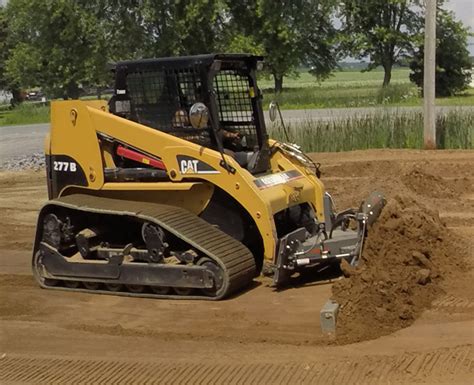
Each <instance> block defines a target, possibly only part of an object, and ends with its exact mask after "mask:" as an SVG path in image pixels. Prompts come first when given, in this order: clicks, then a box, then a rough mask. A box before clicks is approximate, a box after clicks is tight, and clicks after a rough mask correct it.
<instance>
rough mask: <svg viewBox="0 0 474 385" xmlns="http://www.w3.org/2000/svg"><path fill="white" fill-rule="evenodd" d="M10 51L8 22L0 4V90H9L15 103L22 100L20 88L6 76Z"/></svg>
mask: <svg viewBox="0 0 474 385" xmlns="http://www.w3.org/2000/svg"><path fill="white" fill-rule="evenodd" d="M9 52H10V46H9V45H8V23H7V17H6V12H5V8H3V7H2V6H0V91H1V90H6V91H10V92H11V94H12V96H13V98H12V104H13V105H14V104H17V103H20V102H21V101H22V95H21V90H20V88H19V86H18V84H15V83H14V82H11V81H9V80H8V78H7V76H6V68H5V66H6V62H7V59H8V55H9Z"/></svg>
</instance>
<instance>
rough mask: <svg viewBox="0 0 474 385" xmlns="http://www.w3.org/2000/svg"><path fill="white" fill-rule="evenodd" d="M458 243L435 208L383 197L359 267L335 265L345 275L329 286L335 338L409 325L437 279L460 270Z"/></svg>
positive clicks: (367, 336) (368, 334) (406, 197)
mask: <svg viewBox="0 0 474 385" xmlns="http://www.w3.org/2000/svg"><path fill="white" fill-rule="evenodd" d="M464 247H465V245H464V244H463V243H462V241H461V240H460V239H458V237H457V236H456V235H455V234H454V233H453V232H452V231H450V230H449V229H448V228H447V227H446V226H445V225H444V224H443V223H442V221H441V220H440V218H439V215H438V212H437V211H435V210H432V209H430V208H428V207H426V206H425V205H423V204H421V203H420V202H419V201H417V200H415V199H414V198H411V197H410V196H409V195H397V196H395V197H394V198H392V199H389V201H388V202H387V205H386V207H385V208H384V210H383V212H382V214H381V216H380V218H379V220H378V221H377V222H376V223H375V224H374V226H373V228H372V229H371V231H370V232H369V235H368V237H367V240H366V244H365V249H364V255H363V257H362V260H361V262H360V264H359V266H358V267H357V268H355V269H354V268H352V267H351V266H350V265H348V264H347V265H343V266H341V267H342V270H343V272H344V275H345V276H346V277H345V278H343V279H342V280H340V281H338V282H336V283H335V284H334V286H333V289H332V291H333V298H334V299H335V300H336V301H337V302H338V303H339V304H340V305H341V310H340V312H339V317H338V326H337V330H338V336H337V340H338V342H340V343H350V342H357V341H361V340H366V339H372V338H376V337H379V336H382V335H385V334H389V333H391V332H393V331H395V330H398V329H400V328H402V327H406V326H408V325H410V324H411V323H413V321H414V320H415V318H416V317H417V316H418V315H419V314H420V313H421V312H422V311H423V310H425V309H426V308H428V307H429V306H430V304H431V302H432V300H433V299H434V298H435V297H436V296H438V295H439V294H441V293H442V288H441V281H442V280H443V279H448V278H453V277H454V276H455V274H456V272H458V271H460V270H461V268H462V266H461V265H462V261H461V260H460V259H459V257H458V256H459V255H462V254H463V253H462V249H464ZM460 249H461V252H460ZM464 250H466V249H464ZM455 256H456V257H455Z"/></svg>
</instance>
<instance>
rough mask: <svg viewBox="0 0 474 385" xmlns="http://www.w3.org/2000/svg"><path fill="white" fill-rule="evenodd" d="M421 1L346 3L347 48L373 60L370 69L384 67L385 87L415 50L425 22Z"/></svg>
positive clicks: (354, 0) (343, 15)
mask: <svg viewBox="0 0 474 385" xmlns="http://www.w3.org/2000/svg"><path fill="white" fill-rule="evenodd" d="M420 10H421V5H420V2H419V1H418V0H343V1H342V2H341V8H340V13H341V20H342V28H341V29H342V34H343V36H344V41H343V46H344V47H345V49H346V51H347V52H348V53H349V55H352V56H354V57H356V58H358V59H362V58H369V60H370V62H369V66H368V70H369V71H370V70H372V69H374V68H376V67H378V66H382V67H383V70H384V79H383V86H384V87H386V86H388V85H389V84H390V79H391V77H392V67H393V65H394V64H399V63H400V62H401V61H402V60H403V58H404V57H406V56H407V55H408V54H409V53H410V52H411V51H412V50H413V45H414V43H415V41H416V39H417V35H419V30H420V27H421V25H422V24H421V23H422V18H421V16H420Z"/></svg>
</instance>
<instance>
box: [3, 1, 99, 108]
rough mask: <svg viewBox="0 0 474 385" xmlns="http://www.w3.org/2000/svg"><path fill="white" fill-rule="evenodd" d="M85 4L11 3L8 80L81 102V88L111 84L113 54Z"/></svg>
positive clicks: (8, 9)
mask: <svg viewBox="0 0 474 385" xmlns="http://www.w3.org/2000/svg"><path fill="white" fill-rule="evenodd" d="M87 4H88V2H87V1H85V0H81V1H74V0H10V1H9V3H8V5H7V8H6V11H7V16H8V20H9V22H8V28H9V40H10V42H11V46H12V48H11V50H10V56H9V58H8V59H7V61H6V75H7V77H8V78H9V79H10V81H13V82H16V83H18V84H20V85H21V86H22V87H34V86H39V87H41V88H43V90H44V91H45V92H46V93H47V94H49V95H50V96H53V97H58V96H61V97H63V98H65V99H68V98H77V97H78V96H79V92H80V86H81V85H82V86H85V85H89V84H94V85H95V84H98V83H101V82H103V81H104V80H105V78H106V74H107V72H106V71H105V67H106V63H107V49H106V44H105V43H106V42H105V40H104V37H105V35H104V33H102V31H100V25H101V23H99V20H98V19H97V18H96V16H95V14H94V12H92V11H91V10H90V9H89V7H88V6H87Z"/></svg>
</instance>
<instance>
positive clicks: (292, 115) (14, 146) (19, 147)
mask: <svg viewBox="0 0 474 385" xmlns="http://www.w3.org/2000/svg"><path fill="white" fill-rule="evenodd" d="M454 109H469V110H472V111H474V106H472V107H470V106H468V107H438V108H437V110H438V113H446V112H448V111H452V110H454ZM397 111H403V112H417V111H421V107H387V108H381V107H367V108H333V109H312V110H284V111H282V114H283V119H284V120H285V122H288V123H298V122H301V121H307V120H332V119H341V118H347V117H350V116H354V117H355V116H363V115H372V114H375V113H380V112H388V113H394V112H397ZM265 119H266V120H267V121H269V120H268V113H265ZM48 130H49V124H48V123H46V124H31V125H24V126H3V127H0V138H1V141H0V164H1V163H3V162H4V161H6V160H7V159H10V158H12V157H17V156H25V155H28V154H31V153H35V152H42V151H43V141H44V137H45V135H46V133H47V132H48Z"/></svg>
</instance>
